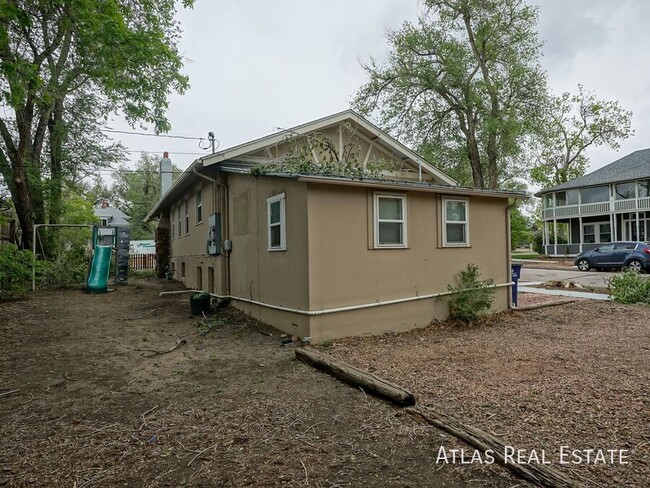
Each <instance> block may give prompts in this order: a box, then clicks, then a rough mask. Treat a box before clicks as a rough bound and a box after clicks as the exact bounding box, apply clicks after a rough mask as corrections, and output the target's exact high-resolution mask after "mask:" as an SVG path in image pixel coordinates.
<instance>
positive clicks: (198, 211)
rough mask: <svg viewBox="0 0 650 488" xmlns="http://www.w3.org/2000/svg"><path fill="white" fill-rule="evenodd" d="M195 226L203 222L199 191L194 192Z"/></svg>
mask: <svg viewBox="0 0 650 488" xmlns="http://www.w3.org/2000/svg"><path fill="white" fill-rule="evenodd" d="M195 200H196V225H199V224H200V223H201V222H203V203H202V201H201V190H199V191H197V192H196V196H195Z"/></svg>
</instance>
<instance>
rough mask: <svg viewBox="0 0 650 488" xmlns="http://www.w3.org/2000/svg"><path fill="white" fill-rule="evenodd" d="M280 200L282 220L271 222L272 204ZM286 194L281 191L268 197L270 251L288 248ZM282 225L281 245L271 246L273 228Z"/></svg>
mask: <svg viewBox="0 0 650 488" xmlns="http://www.w3.org/2000/svg"><path fill="white" fill-rule="evenodd" d="M276 202H280V222H276V223H273V224H272V223H271V204H273V203H276ZM286 207H287V204H286V195H285V194H284V193H280V194H279V195H273V196H272V197H269V198H267V199H266V224H267V225H266V228H267V250H268V251H286V250H287V217H286ZM278 225H279V226H280V245H279V246H275V247H271V228H272V227H275V226H278Z"/></svg>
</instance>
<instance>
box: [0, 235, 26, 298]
mask: <svg viewBox="0 0 650 488" xmlns="http://www.w3.org/2000/svg"><path fill="white" fill-rule="evenodd" d="M31 278H32V253H31V252H30V251H22V250H20V249H18V247H17V246H15V245H13V244H4V245H3V246H2V247H0V301H4V300H14V299H16V298H20V297H22V296H23V295H24V294H25V293H26V292H27V290H28V289H29V282H30V280H31Z"/></svg>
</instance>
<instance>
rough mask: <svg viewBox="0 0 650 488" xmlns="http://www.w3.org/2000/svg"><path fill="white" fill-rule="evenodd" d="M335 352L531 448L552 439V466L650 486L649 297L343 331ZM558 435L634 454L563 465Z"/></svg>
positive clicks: (578, 444) (595, 479) (424, 400)
mask: <svg viewBox="0 0 650 488" xmlns="http://www.w3.org/2000/svg"><path fill="white" fill-rule="evenodd" d="M553 298H555V299H557V298H561V297H553ZM327 351H328V353H330V354H332V355H333V356H336V357H338V358H341V359H343V360H345V361H348V362H350V363H352V364H354V365H356V366H358V367H361V368H364V369H367V370H370V371H373V372H375V373H377V374H379V375H381V376H383V377H385V378H387V379H390V380H392V381H394V382H396V383H398V384H400V385H402V386H404V387H407V388H409V389H411V390H412V391H413V392H415V393H416V396H417V397H418V402H419V403H420V404H423V405H430V406H434V407H437V408H438V409H442V410H444V411H446V412H447V413H449V414H451V415H453V416H455V417H457V418H459V419H461V420H463V421H465V422H467V423H469V424H471V425H473V426H475V427H478V428H481V429H483V430H487V431H488V432H491V433H493V434H495V435H496V436H498V437H500V438H501V439H503V440H504V441H505V443H506V444H507V445H512V446H514V447H517V448H522V449H525V450H526V454H525V456H527V455H529V454H530V453H531V452H532V450H536V452H537V454H538V455H539V454H540V451H541V450H545V452H546V453H547V460H548V461H550V462H552V463H553V465H554V467H557V468H558V469H560V470H562V471H563V472H565V473H567V475H570V476H571V477H572V478H573V479H574V480H575V481H577V482H581V483H584V484H585V485H586V486H588V487H591V486H595V487H639V488H641V487H647V486H650V388H649V386H648V385H649V384H650V381H649V380H650V308H648V307H641V306H623V305H618V304H615V303H611V302H600V301H599V302H596V301H589V300H581V301H576V302H574V303H572V304H569V305H563V306H556V307H549V308H542V309H538V310H530V311H526V312H524V311H521V312H510V313H503V314H499V315H497V316H493V317H491V318H490V319H487V320H485V321H484V323H483V324H481V325H480V326H477V327H462V326H452V325H450V324H445V323H443V324H437V325H432V326H430V327H427V328H425V329H419V330H415V331H411V332H408V333H404V334H400V335H398V336H395V337H388V336H382V337H364V338H357V339H352V338H351V339H345V340H339V341H334V344H333V345H332V347H329V348H328V349H327ZM561 446H568V448H567V449H568V450H570V451H573V450H584V449H616V450H619V449H626V450H629V452H628V453H627V456H628V461H629V463H628V464H619V463H618V459H617V462H615V463H614V464H609V462H608V464H606V465H604V464H602V463H599V464H587V463H585V460H586V453H583V454H581V458H582V459H581V461H582V462H581V463H576V464H568V465H561V464H560V454H561V449H562V447H561ZM590 457H591V459H592V460H593V459H594V455H593V454H592V455H590ZM564 460H565V461H566V460H571V461H574V460H576V461H577V459H576V458H573V457H571V458H564Z"/></svg>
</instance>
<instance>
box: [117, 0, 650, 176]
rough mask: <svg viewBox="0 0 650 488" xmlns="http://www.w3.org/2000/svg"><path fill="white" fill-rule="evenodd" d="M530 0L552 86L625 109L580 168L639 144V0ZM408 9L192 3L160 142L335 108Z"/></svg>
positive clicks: (293, 120)
mask: <svg viewBox="0 0 650 488" xmlns="http://www.w3.org/2000/svg"><path fill="white" fill-rule="evenodd" d="M530 3H532V2H530ZM537 3H538V4H540V23H539V32H540V38H541V39H542V40H544V41H545V45H544V49H543V52H544V57H543V59H542V63H543V66H544V68H545V69H546V71H547V72H548V78H549V82H550V85H551V88H552V89H553V90H554V91H555V92H557V93H560V92H563V91H573V92H575V91H576V90H577V85H578V83H581V84H583V85H584V86H585V88H586V89H587V90H592V91H595V92H596V94H597V95H598V97H599V98H602V99H607V100H609V99H614V100H618V101H619V102H620V103H621V105H622V106H623V107H625V108H626V109H628V110H632V111H633V112H634V116H633V120H632V124H633V128H634V130H635V135H634V136H633V137H631V138H629V139H627V140H626V141H624V142H623V144H622V147H621V149H620V151H619V152H614V151H612V150H610V149H606V148H596V149H591V150H590V151H589V152H588V155H589V156H590V158H591V166H590V170H593V169H597V168H599V167H601V166H603V165H605V164H607V163H610V162H612V161H614V160H616V159H618V158H620V157H622V156H624V155H626V154H628V153H630V152H632V151H635V150H637V149H642V148H646V147H650V102H649V101H650V96H648V94H649V93H650V86H649V85H650V62H649V61H648V53H650V34H649V32H650V31H649V30H648V27H647V20H648V19H649V18H650V2H648V1H646V0H628V1H620V0H570V1H569V0H538V1H537ZM419 12H421V2H419V1H417V0H273V1H263V0H219V1H214V0H196V5H195V7H194V9H193V10H186V11H182V12H180V13H179V19H180V22H181V26H182V29H183V32H184V33H183V40H182V43H181V46H180V50H181V53H182V55H183V56H184V57H185V58H186V65H185V69H184V72H185V73H186V74H187V75H189V77H190V84H191V88H190V89H189V91H188V92H187V93H186V94H185V95H183V96H174V97H173V99H172V102H171V106H170V110H169V113H168V116H169V119H170V121H171V123H172V131H171V134H180V135H185V136H193V137H206V136H207V133H208V131H213V132H214V133H215V135H216V137H217V139H218V140H219V142H220V144H221V148H226V147H230V146H233V145H236V144H239V143H242V142H246V141H248V140H251V139H254V138H257V137H261V136H264V135H267V134H270V133H272V132H274V131H276V130H277V128H288V127H292V126H295V125H298V124H301V123H304V122H307V121H310V120H313V119H316V118H319V117H323V116H326V115H329V114H332V113H335V112H338V111H341V110H345V109H346V108H349V105H350V100H351V97H352V95H353V94H354V92H355V91H356V89H357V88H358V87H359V86H360V85H362V84H363V83H364V82H365V80H366V78H365V73H364V72H363V70H362V68H361V66H360V61H361V60H367V59H369V57H371V56H373V57H376V58H381V57H382V56H383V55H384V54H385V53H386V52H387V44H386V35H385V34H386V31H387V30H389V29H391V28H395V27H398V26H399V25H400V24H401V23H402V22H404V21H406V20H410V21H413V20H415V19H416V18H417V16H418V13H419ZM113 126H114V127H118V128H124V127H125V126H124V125H123V124H121V123H120V122H118V121H115V122H114V124H113ZM116 139H119V140H121V141H122V142H123V143H124V144H125V145H127V146H128V147H129V149H131V150H133V151H138V150H147V151H152V152H162V151H163V150H168V151H170V152H171V153H172V154H171V157H172V159H173V160H174V163H175V164H177V165H178V166H180V167H181V168H185V167H187V166H188V165H189V164H190V163H191V162H192V161H193V160H194V159H195V158H196V157H199V156H200V155H201V154H206V152H205V151H203V150H201V149H200V148H199V147H198V141H191V140H178V139H162V138H153V137H143V136H131V135H124V136H122V135H120V136H119V137H117V138H116ZM203 145H204V146H206V145H207V142H206V141H204V142H203ZM180 153H198V154H180ZM132 157H133V159H137V153H133V155H132Z"/></svg>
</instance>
